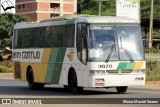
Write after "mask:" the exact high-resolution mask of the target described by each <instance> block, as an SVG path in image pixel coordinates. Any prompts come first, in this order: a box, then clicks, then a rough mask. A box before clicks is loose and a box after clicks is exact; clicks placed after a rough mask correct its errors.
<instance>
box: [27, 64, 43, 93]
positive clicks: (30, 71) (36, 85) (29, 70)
mask: <svg viewBox="0 0 160 107" xmlns="http://www.w3.org/2000/svg"><path fill="white" fill-rule="evenodd" d="M26 78H27V81H28V86H29V88H30V89H31V90H37V89H43V88H44V84H43V83H36V82H34V72H33V69H32V67H31V66H28V67H27V73H26Z"/></svg>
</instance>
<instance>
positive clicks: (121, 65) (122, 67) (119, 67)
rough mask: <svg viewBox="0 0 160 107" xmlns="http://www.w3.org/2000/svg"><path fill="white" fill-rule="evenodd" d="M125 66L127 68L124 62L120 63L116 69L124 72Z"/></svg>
mask: <svg viewBox="0 0 160 107" xmlns="http://www.w3.org/2000/svg"><path fill="white" fill-rule="evenodd" d="M126 66H127V63H126V62H121V63H119V65H118V67H117V69H118V70H125V68H126Z"/></svg>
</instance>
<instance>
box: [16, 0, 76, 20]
mask: <svg viewBox="0 0 160 107" xmlns="http://www.w3.org/2000/svg"><path fill="white" fill-rule="evenodd" d="M76 12H77V0H16V13H20V14H24V15H26V16H28V17H29V18H30V19H31V20H33V21H41V20H43V19H47V18H50V17H55V16H69V15H72V14H75V13H76Z"/></svg>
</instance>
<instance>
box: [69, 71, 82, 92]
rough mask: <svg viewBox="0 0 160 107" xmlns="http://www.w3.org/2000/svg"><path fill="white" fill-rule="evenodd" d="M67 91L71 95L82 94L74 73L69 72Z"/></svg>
mask: <svg viewBox="0 0 160 107" xmlns="http://www.w3.org/2000/svg"><path fill="white" fill-rule="evenodd" d="M68 82H69V83H68V84H69V89H70V90H71V91H72V92H73V93H82V91H83V87H78V85H77V84H78V81H77V75H76V72H75V71H71V72H70V74H69V81H68Z"/></svg>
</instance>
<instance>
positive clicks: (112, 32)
mask: <svg viewBox="0 0 160 107" xmlns="http://www.w3.org/2000/svg"><path fill="white" fill-rule="evenodd" d="M88 58H89V60H102V61H104V60H105V61H107V62H108V61H110V60H124V61H126V60H127V61H131V62H133V61H134V60H144V53H143V44H142V38H141V33H140V27H139V26H138V25H136V26H135V25H133V26H131V25H110V26H109V25H90V26H89V56H88Z"/></svg>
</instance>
